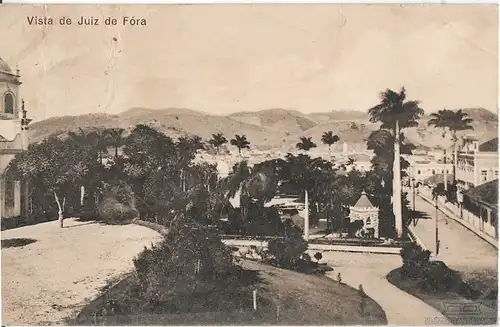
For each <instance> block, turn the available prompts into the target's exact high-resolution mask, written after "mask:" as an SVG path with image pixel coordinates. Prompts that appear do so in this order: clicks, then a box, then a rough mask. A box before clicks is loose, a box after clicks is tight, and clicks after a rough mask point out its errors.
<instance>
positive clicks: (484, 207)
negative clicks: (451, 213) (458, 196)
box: [463, 178, 498, 239]
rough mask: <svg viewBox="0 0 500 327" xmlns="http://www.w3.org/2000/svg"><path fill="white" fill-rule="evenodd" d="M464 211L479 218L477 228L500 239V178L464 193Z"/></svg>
mask: <svg viewBox="0 0 500 327" xmlns="http://www.w3.org/2000/svg"><path fill="white" fill-rule="evenodd" d="M463 195H464V196H463V209H466V210H467V211H469V212H471V213H472V214H474V215H475V216H476V217H479V218H480V219H479V221H478V222H477V224H475V225H477V226H474V227H476V228H477V229H478V230H479V231H481V232H484V233H486V234H488V235H490V236H492V237H494V238H496V239H498V178H497V179H495V180H493V181H489V182H486V183H483V184H481V185H479V186H476V187H472V188H469V189H468V190H467V191H465V192H464V193H463Z"/></svg>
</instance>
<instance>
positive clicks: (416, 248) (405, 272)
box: [400, 243, 431, 278]
mask: <svg viewBox="0 0 500 327" xmlns="http://www.w3.org/2000/svg"><path fill="white" fill-rule="evenodd" d="M400 255H401V258H402V259H403V268H402V277H404V278H407V277H408V278H417V277H419V276H420V274H421V273H422V267H423V265H425V264H426V263H428V262H429V257H430V255H431V252H430V251H429V250H425V251H424V250H423V249H422V247H421V246H420V245H418V244H415V243H410V244H406V245H404V246H403V248H402V249H401V252H400Z"/></svg>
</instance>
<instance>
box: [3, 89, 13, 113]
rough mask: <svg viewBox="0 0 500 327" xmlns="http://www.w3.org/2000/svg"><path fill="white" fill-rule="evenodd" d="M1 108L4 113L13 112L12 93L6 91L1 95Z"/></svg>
mask: <svg viewBox="0 0 500 327" xmlns="http://www.w3.org/2000/svg"><path fill="white" fill-rule="evenodd" d="M3 108H4V109H3V110H4V112H5V113H6V114H13V113H14V96H13V95H12V94H10V93H7V94H5V96H4V97H3Z"/></svg>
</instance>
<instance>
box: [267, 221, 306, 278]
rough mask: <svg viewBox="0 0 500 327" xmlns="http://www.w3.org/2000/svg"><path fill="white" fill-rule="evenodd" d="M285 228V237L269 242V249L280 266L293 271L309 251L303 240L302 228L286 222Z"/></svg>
mask: <svg viewBox="0 0 500 327" xmlns="http://www.w3.org/2000/svg"><path fill="white" fill-rule="evenodd" d="M284 228H285V237H284V238H276V239H273V240H271V241H269V243H268V249H269V253H270V254H271V255H272V256H273V258H274V260H275V262H276V263H277V264H278V265H280V266H282V267H284V268H292V269H293V268H296V267H297V266H298V264H299V260H300V259H301V258H302V255H303V253H304V252H305V251H306V250H307V242H306V241H305V240H304V239H303V238H302V233H301V232H300V228H298V227H297V226H295V225H293V223H292V222H291V221H289V220H287V221H285V224H284Z"/></svg>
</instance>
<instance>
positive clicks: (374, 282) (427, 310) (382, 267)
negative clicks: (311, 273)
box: [321, 252, 449, 326]
mask: <svg viewBox="0 0 500 327" xmlns="http://www.w3.org/2000/svg"><path fill="white" fill-rule="evenodd" d="M321 262H327V263H328V264H329V265H331V266H332V267H333V268H334V271H333V272H329V273H327V276H328V277H330V278H332V279H335V280H336V279H337V275H338V273H341V277H342V282H343V283H346V284H347V285H349V286H351V287H354V288H356V289H358V288H359V285H360V284H361V285H363V289H364V291H365V293H366V294H367V295H368V296H369V297H371V298H372V299H373V300H375V301H376V302H377V303H378V304H380V306H381V307H382V308H383V309H384V311H385V314H386V316H387V321H388V323H389V324H390V325H399V326H401V325H419V326H423V325H429V324H449V322H448V320H447V319H446V318H445V317H444V316H443V315H442V314H441V313H440V312H439V311H437V310H436V309H434V308H433V307H431V306H429V305H427V304H425V303H424V302H423V301H421V300H420V299H418V298H416V297H414V296H412V295H410V294H408V293H406V292H404V291H402V290H400V289H399V288H397V287H396V286H394V285H392V284H391V283H389V282H388V281H387V279H386V275H387V274H388V273H389V272H390V271H391V270H393V269H395V268H398V267H400V266H401V264H402V262H401V258H400V257H398V256H393V255H386V254H385V255H384V254H368V253H340V252H324V253H323V259H322V261H321Z"/></svg>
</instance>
